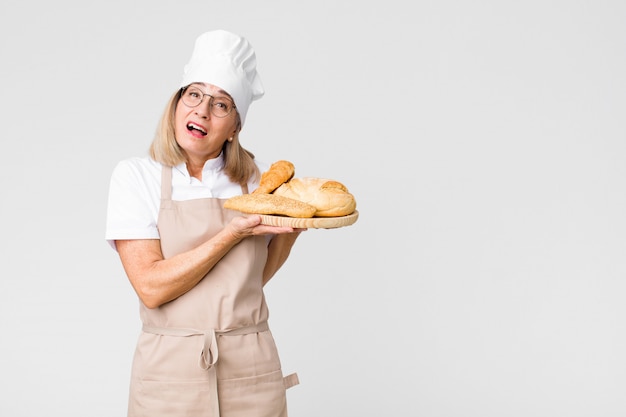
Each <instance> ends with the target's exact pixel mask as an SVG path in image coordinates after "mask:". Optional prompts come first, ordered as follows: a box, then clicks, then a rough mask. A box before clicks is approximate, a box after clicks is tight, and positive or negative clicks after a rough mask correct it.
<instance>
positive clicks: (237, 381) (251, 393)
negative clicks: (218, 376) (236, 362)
mask: <svg viewBox="0 0 626 417" xmlns="http://www.w3.org/2000/svg"><path fill="white" fill-rule="evenodd" d="M217 387H218V391H219V397H220V409H221V410H222V412H224V413H225V415H226V413H228V416H236V417H246V416H248V417H249V416H250V410H254V412H255V414H254V415H255V416H286V415H287V400H286V395H285V394H286V389H285V383H284V382H283V373H282V371H281V370H280V369H279V370H277V371H273V372H270V373H267V374H263V375H257V376H252V377H246V378H233V379H224V380H219V381H218V383H217Z"/></svg>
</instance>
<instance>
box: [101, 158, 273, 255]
mask: <svg viewBox="0 0 626 417" xmlns="http://www.w3.org/2000/svg"><path fill="white" fill-rule="evenodd" d="M256 164H257V166H258V167H259V169H260V170H261V172H265V171H266V170H267V169H268V165H267V164H264V163H262V162H258V161H256ZM162 167H163V166H162V165H161V164H160V163H158V162H156V161H154V160H153V159H151V158H149V157H142V158H139V157H136V158H130V159H125V160H123V161H120V162H119V163H118V164H117V166H116V167H115V169H114V170H113V174H112V175H111V182H110V185H109V201H108V208H107V218H106V232H105V239H106V240H107V241H108V242H109V244H110V245H111V246H112V247H113V248H114V249H115V240H116V239H159V238H160V236H159V231H158V229H157V218H158V215H159V207H160V204H161V170H162ZM223 167H224V159H223V156H222V155H221V154H220V156H218V157H217V158H215V159H211V160H208V161H207V162H206V163H205V164H204V167H203V169H202V181H200V180H198V179H197V178H194V177H192V176H190V175H189V172H188V171H187V166H186V164H185V163H182V164H180V165H177V166H175V167H173V168H172V200H176V201H185V200H193V199H198V198H230V197H233V196H236V195H240V194H241V186H240V185H239V184H236V183H233V182H231V181H230V179H229V178H228V177H227V176H226V174H224V171H223ZM257 187H258V181H257V182H249V183H248V190H249V191H250V192H252V191H253V190H254V189H255V188H257Z"/></svg>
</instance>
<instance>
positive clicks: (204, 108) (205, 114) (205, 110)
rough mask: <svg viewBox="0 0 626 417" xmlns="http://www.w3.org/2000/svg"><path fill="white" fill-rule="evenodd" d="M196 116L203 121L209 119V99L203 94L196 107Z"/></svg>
mask: <svg viewBox="0 0 626 417" xmlns="http://www.w3.org/2000/svg"><path fill="white" fill-rule="evenodd" d="M196 114H197V115H198V116H199V117H202V118H203V119H208V118H209V117H211V97H210V96H207V95H206V94H205V96H204V97H202V101H201V102H200V104H198V105H197V106H196Z"/></svg>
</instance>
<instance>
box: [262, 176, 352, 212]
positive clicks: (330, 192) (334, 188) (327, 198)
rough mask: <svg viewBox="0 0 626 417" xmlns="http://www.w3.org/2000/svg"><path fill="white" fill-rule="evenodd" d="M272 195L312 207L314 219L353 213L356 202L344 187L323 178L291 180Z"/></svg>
mask: <svg viewBox="0 0 626 417" xmlns="http://www.w3.org/2000/svg"><path fill="white" fill-rule="evenodd" d="M274 194H276V195H280V196H283V197H288V198H293V199H295V200H299V201H302V202H304V203H307V204H310V205H312V206H314V207H315V208H316V209H317V211H316V212H315V217H339V216H347V215H348V214H352V213H354V210H355V209H356V200H355V199H354V196H353V195H352V194H350V193H349V192H348V189H347V188H346V186H345V185H343V184H341V183H340V182H337V181H334V180H329V179H325V178H316V177H303V178H292V179H291V180H290V181H289V182H286V183H284V184H283V185H281V186H280V187H278V188H277V189H276V190H274Z"/></svg>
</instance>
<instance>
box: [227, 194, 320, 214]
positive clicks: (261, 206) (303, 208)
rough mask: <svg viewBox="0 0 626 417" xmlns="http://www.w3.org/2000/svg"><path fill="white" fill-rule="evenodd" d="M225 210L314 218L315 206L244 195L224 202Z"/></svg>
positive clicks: (259, 195) (277, 197) (272, 197)
mask: <svg viewBox="0 0 626 417" xmlns="http://www.w3.org/2000/svg"><path fill="white" fill-rule="evenodd" d="M224 208H227V209H231V210H237V211H241V212H243V213H254V214H278V215H281V216H289V217H305V218H308V217H313V215H314V214H315V211H316V210H317V209H316V208H315V207H314V206H312V205H310V204H307V203H304V202H302V201H299V200H294V199H292V198H288V197H283V196H279V195H274V194H243V195H238V196H235V197H231V198H229V199H228V200H226V201H225V202H224Z"/></svg>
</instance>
